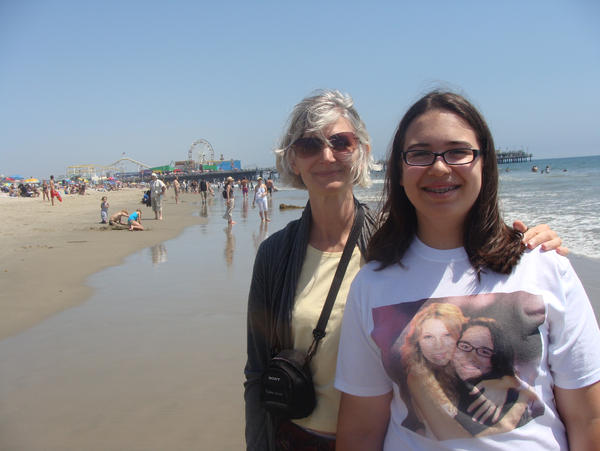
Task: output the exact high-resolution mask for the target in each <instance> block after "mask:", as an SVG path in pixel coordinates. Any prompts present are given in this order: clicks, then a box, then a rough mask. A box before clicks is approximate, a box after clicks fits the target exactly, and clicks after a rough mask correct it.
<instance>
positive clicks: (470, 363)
mask: <svg viewBox="0 0 600 451" xmlns="http://www.w3.org/2000/svg"><path fill="white" fill-rule="evenodd" d="M462 343H464V344H465V345H464V346H461V344H462ZM464 348H466V349H469V348H471V349H470V351H467V350H463V349H464ZM493 351H494V343H493V342H492V335H491V334H490V330H489V329H488V328H487V327H484V326H473V327H469V328H468V329H467V330H465V331H464V332H463V334H462V336H461V337H460V340H459V341H458V346H457V348H456V351H455V353H454V359H453V365H454V369H455V370H456V374H457V375H458V377H460V378H461V379H462V380H463V381H464V380H467V379H473V378H477V377H481V376H483V375H485V374H487V373H489V372H490V371H491V370H492V359H491V356H490V357H486V356H484V355H481V354H483V353H485V354H489V352H493Z"/></svg>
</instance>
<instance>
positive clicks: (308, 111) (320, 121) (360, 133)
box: [275, 90, 373, 189]
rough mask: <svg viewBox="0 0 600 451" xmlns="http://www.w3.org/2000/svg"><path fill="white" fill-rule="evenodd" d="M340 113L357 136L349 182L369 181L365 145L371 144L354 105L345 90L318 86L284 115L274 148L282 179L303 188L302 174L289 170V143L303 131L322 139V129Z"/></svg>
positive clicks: (366, 147) (371, 159)
mask: <svg viewBox="0 0 600 451" xmlns="http://www.w3.org/2000/svg"><path fill="white" fill-rule="evenodd" d="M340 117H344V118H345V119H347V120H348V121H349V122H350V124H351V125H352V127H353V128H354V134H355V135H356V137H357V138H358V149H357V150H356V151H357V152H358V158H357V159H356V161H355V162H354V163H353V164H352V167H351V173H352V175H353V184H357V185H360V186H363V187H367V186H369V185H371V177H370V175H369V168H370V166H371V165H372V163H373V157H372V156H371V152H369V151H368V149H369V148H370V147H371V138H370V137H369V133H368V132H367V128H366V127H365V124H364V122H363V121H362V119H361V118H360V116H359V115H358V112H357V111H356V109H355V108H354V101H353V100H352V97H350V96H349V95H348V94H343V93H341V92H340V91H337V90H320V91H317V92H316V93H315V94H313V95H311V96H309V97H305V98H304V99H302V101H300V103H298V104H297V105H296V106H295V107H294V109H293V110H292V113H291V115H290V117H289V119H288V123H287V127H286V130H285V132H284V134H283V136H282V137H281V140H280V142H279V148H278V149H275V155H276V164H277V171H278V172H279V176H280V179H281V181H282V182H283V183H285V184H288V185H291V186H293V187H294V188H300V189H306V186H305V185H304V182H303V181H302V178H301V177H300V176H299V175H296V174H294V171H293V170H292V159H293V157H294V156H293V150H292V148H291V147H292V144H293V143H294V142H295V141H296V140H298V139H300V138H302V137H303V136H304V135H306V134H307V133H310V134H314V135H316V136H318V137H320V138H322V139H324V140H326V136H324V135H323V129H325V128H326V127H327V126H328V125H331V124H333V123H335V122H336V121H337V120H338V119H339V118H340Z"/></svg>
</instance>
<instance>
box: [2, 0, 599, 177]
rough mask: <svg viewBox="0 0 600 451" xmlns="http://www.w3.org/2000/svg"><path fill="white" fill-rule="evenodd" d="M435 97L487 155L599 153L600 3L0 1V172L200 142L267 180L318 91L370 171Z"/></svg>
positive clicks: (155, 153) (145, 157)
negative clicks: (470, 120)
mask: <svg viewBox="0 0 600 451" xmlns="http://www.w3.org/2000/svg"><path fill="white" fill-rule="evenodd" d="M435 87H449V88H452V89H455V90H459V91H460V92H463V93H465V94H467V96H468V97H469V98H470V99H471V100H473V101H474V102H475V104H476V105H478V106H479V107H480V109H481V110H482V112H483V113H484V114H485V116H486V118H487V120H488V123H489V125H490V127H491V129H492V132H493V134H494V137H495V140H496V144H497V146H498V147H500V148H503V149H504V148H507V147H511V148H514V147H521V146H523V147H527V148H528V150H529V151H530V152H532V153H533V154H534V156H535V157H538V158H541V157H547V158H552V157H564V156H581V155H595V154H600V119H599V117H600V113H599V111H598V110H599V107H600V2H597V1H596V0H565V1H553V0H539V1H502V2H492V1H480V0H479V1H432V2H427V1H423V2H417V1H399V0H396V1H390V2H377V1H375V2H367V1H361V2H354V1H344V2H341V1H327V0H320V1H285V0H278V1H270V2H261V1H239V2H233V1H205V2H201V1H147V0H143V1H142V0H136V1H127V0H116V1H113V0H103V1H91V0H90V1H87V0H83V1H82V0H43V1H42V0H0V174H5V175H11V174H21V175H23V176H26V177H27V176H36V177H44V178H46V177H47V176H48V175H49V174H57V175H58V174H64V173H65V168H66V166H68V165H73V164H109V163H111V162H113V161H115V160H117V159H118V158H120V156H121V155H122V153H123V152H125V153H126V155H127V156H129V157H131V158H134V159H137V160H141V161H143V162H146V163H148V164H150V165H161V164H167V163H169V162H170V161H171V160H183V159H185V158H186V157H187V151H188V149H189V147H190V145H191V144H192V143H193V142H194V141H195V140H197V139H199V138H204V139H206V140H208V141H209V142H210V143H211V144H212V145H213V147H214V149H215V152H216V154H217V155H219V154H223V155H224V157H225V158H226V159H230V158H236V159H240V160H242V165H243V166H251V165H259V166H272V165H273V162H274V157H273V154H272V149H273V147H274V146H275V145H276V143H277V139H278V137H279V135H280V133H281V131H282V130H283V127H284V124H285V121H286V118H287V115H288V113H289V112H290V110H291V108H292V107H293V105H294V104H295V103H297V102H298V101H299V100H300V99H301V98H302V97H304V96H305V95H307V94H309V93H310V92H312V91H313V90H315V89H317V88H336V89H340V90H342V91H344V92H348V93H350V94H351V95H352V96H353V97H354V100H355V102H356V106H357V108H358V111H359V112H360V114H361V116H362V118H363V119H364V121H365V122H366V124H367V128H368V129H369V131H370V133H371V135H372V139H373V145H374V149H373V150H374V155H375V157H376V158H381V157H384V156H385V153H386V150H387V147H388V144H389V142H390V138H391V136H392V134H393V131H394V127H395V126H396V124H397V122H398V120H399V119H400V117H401V116H402V114H403V113H404V111H405V110H406V108H407V107H408V106H409V105H410V104H411V103H412V102H413V101H415V100H416V99H417V98H418V97H419V96H420V95H421V94H423V93H425V92H426V91H427V90H429V89H431V88H435Z"/></svg>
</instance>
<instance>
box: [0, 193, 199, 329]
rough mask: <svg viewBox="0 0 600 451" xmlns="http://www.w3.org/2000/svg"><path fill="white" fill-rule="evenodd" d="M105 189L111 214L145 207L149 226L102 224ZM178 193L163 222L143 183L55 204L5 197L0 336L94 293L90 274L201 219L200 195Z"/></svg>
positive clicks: (169, 199) (0, 206) (1, 200)
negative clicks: (156, 216) (88, 283)
mask: <svg viewBox="0 0 600 451" xmlns="http://www.w3.org/2000/svg"><path fill="white" fill-rule="evenodd" d="M104 195H106V196H107V197H108V202H109V204H110V209H109V214H112V213H115V212H117V211H119V210H121V209H126V210H128V211H129V212H132V211H133V210H135V209H136V208H140V209H141V210H142V223H143V225H144V227H145V228H146V230H145V231H144V232H129V231H127V230H115V229H113V228H112V227H110V226H109V225H103V224H99V222H100V199H101V197H102V196H104ZM173 196H174V195H173V192H172V191H170V192H168V193H167V194H166V202H164V212H165V220H164V221H155V220H154V214H153V213H152V210H151V209H150V208H147V207H146V206H145V205H143V204H141V203H140V200H141V198H142V190H141V189H134V188H126V189H122V190H119V191H111V192H108V193H106V192H98V191H94V190H88V191H87V193H86V194H85V195H83V196H80V195H75V194H72V195H65V196H64V197H63V202H62V203H61V202H58V201H55V205H54V206H51V205H50V203H49V202H47V201H45V202H44V201H42V199H41V197H39V198H22V197H17V198H9V197H0V210H1V211H2V223H3V225H4V226H3V227H2V230H1V231H0V236H1V239H0V284H2V291H1V292H0V309H1V310H2V315H1V316H0V339H2V338H5V337H7V336H10V335H12V334H14V333H17V332H19V331H22V330H24V329H26V328H28V327H31V326H33V325H34V324H37V323H38V322H40V321H42V320H43V319H44V318H47V317H49V316H51V315H53V314H55V313H57V312H60V311H62V310H64V309H66V308H69V307H71V306H73V305H77V304H79V303H81V302H82V301H84V300H85V299H86V298H88V297H89V296H90V295H91V289H90V288H89V287H88V286H86V285H85V283H84V282H85V279H86V277H88V276H89V275H91V274H94V273H96V272H98V271H99V270H101V269H103V268H106V267H109V266H113V265H116V264H118V263H120V262H121V261H122V260H123V258H124V257H126V256H127V255H129V254H131V253H132V252H135V251H136V250H139V249H143V248H145V247H148V246H151V245H153V244H156V243H160V242H162V241H165V240H167V239H169V238H173V237H175V236H177V235H178V234H179V233H181V231H182V230H183V229H184V228H185V227H187V226H190V225H193V224H198V223H201V222H202V218H200V217H198V216H193V215H192V210H193V208H194V202H197V201H199V196H198V195H197V194H182V196H181V197H182V198H181V200H180V203H179V204H178V205H175V201H174V197H173ZM196 209H197V206H196Z"/></svg>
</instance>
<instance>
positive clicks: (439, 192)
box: [425, 186, 456, 194]
mask: <svg viewBox="0 0 600 451" xmlns="http://www.w3.org/2000/svg"><path fill="white" fill-rule="evenodd" d="M455 189H456V187H454V186H451V187H449V188H425V190H426V191H431V192H432V193H438V194H442V193H447V192H448V191H453V190H455Z"/></svg>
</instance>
